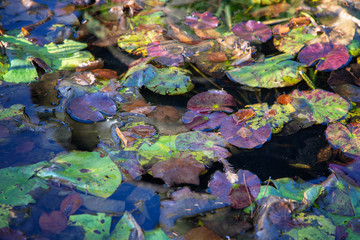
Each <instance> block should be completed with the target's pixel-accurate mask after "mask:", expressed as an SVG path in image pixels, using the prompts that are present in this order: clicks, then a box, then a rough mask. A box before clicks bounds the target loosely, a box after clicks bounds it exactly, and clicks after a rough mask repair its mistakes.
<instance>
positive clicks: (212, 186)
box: [209, 169, 260, 208]
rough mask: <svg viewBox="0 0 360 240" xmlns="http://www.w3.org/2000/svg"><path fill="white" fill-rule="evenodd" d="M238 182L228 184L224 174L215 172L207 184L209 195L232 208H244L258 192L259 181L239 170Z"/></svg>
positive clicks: (249, 173) (252, 175)
mask: <svg viewBox="0 0 360 240" xmlns="http://www.w3.org/2000/svg"><path fill="white" fill-rule="evenodd" d="M237 178H238V180H237V181H236V182H235V183H230V182H229V180H228V179H227V178H226V175H225V173H222V172H219V171H216V172H215V174H214V175H213V177H212V179H211V180H210V182H209V190H210V192H211V194H213V195H214V196H217V197H218V198H220V199H221V200H222V201H224V202H226V203H230V205H231V206H232V207H234V208H244V207H247V206H249V205H250V199H251V201H254V200H255V199H256V197H257V196H258V194H259V192H260V179H259V178H258V177H257V176H256V175H255V174H253V173H251V172H249V171H247V170H242V169H240V170H239V171H238V172H237Z"/></svg>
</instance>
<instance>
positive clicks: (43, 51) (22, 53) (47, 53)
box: [0, 35, 94, 83]
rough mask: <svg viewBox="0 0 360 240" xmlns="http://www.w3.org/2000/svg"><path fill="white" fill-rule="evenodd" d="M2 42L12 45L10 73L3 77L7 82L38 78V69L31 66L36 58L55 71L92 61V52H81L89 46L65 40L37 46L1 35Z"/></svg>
mask: <svg viewBox="0 0 360 240" xmlns="http://www.w3.org/2000/svg"><path fill="white" fill-rule="evenodd" d="M0 40H1V41H4V42H8V43H11V44H9V47H8V48H7V55H8V57H9V60H10V68H9V71H8V72H7V73H6V74H5V75H3V78H4V81H6V82H15V83H19V82H31V81H35V80H36V79H35V77H37V73H36V69H35V67H34V66H32V65H31V63H30V62H31V61H32V59H34V58H38V59H39V60H41V61H43V62H44V64H45V65H47V66H49V67H50V68H51V69H53V70H68V69H74V68H76V67H77V66H78V65H79V64H80V63H82V62H86V61H89V60H92V59H93V58H94V57H93V56H92V55H91V53H90V52H87V51H80V50H82V49H84V48H86V47H87V44H84V43H79V42H76V41H73V40H68V39H65V40H64V43H63V44H54V43H50V44H46V45H44V46H43V47H40V46H37V45H35V44H33V43H31V42H29V41H27V40H25V39H22V38H16V37H12V36H8V35H1V36H0Z"/></svg>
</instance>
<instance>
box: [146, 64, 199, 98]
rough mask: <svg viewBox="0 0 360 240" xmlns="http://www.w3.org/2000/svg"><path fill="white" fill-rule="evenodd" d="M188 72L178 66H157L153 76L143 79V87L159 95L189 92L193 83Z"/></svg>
mask: <svg viewBox="0 0 360 240" xmlns="http://www.w3.org/2000/svg"><path fill="white" fill-rule="evenodd" d="M189 73H190V72H189V71H188V70H186V69H182V68H178V67H168V68H158V69H157V74H156V75H155V77H154V78H152V79H151V80H150V79H149V80H148V81H144V85H145V87H147V88H148V89H149V90H151V91H153V92H155V93H158V94H161V95H177V94H183V93H186V92H189V91H190V90H191V89H193V87H194V84H193V83H192V82H191V80H190V77H189V76H188V74H189Z"/></svg>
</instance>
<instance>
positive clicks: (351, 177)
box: [329, 158, 360, 187]
mask: <svg viewBox="0 0 360 240" xmlns="http://www.w3.org/2000/svg"><path fill="white" fill-rule="evenodd" d="M329 168H330V169H331V170H332V171H333V172H334V173H335V175H336V176H340V177H341V178H342V179H344V180H345V181H346V182H347V183H348V184H350V185H352V186H357V187H359V186H360V159H359V158H355V159H354V160H353V161H352V162H350V163H348V164H347V165H345V166H344V165H340V164H329Z"/></svg>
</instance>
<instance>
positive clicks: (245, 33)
mask: <svg viewBox="0 0 360 240" xmlns="http://www.w3.org/2000/svg"><path fill="white" fill-rule="evenodd" d="M232 32H233V33H234V34H235V35H236V36H238V37H240V38H242V39H244V40H246V41H260V42H266V41H267V40H269V39H270V38H271V36H272V31H271V28H270V27H268V26H266V25H265V24H263V23H262V22H258V21H254V20H249V21H247V22H241V23H238V24H236V25H235V26H234V27H233V29H232Z"/></svg>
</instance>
